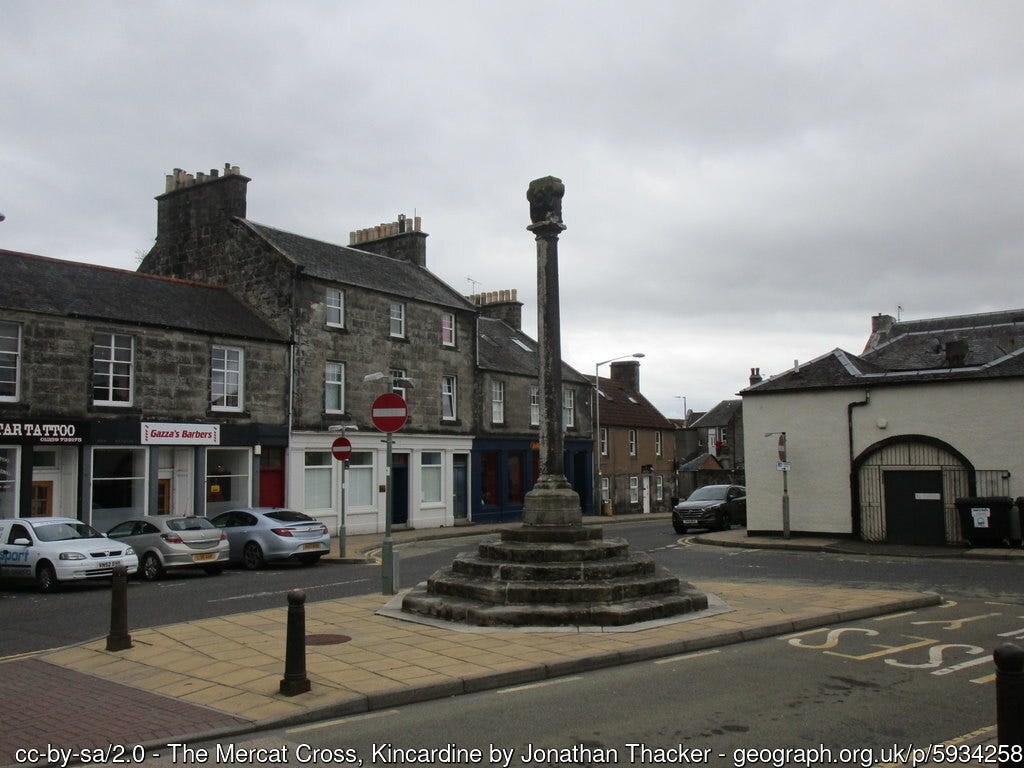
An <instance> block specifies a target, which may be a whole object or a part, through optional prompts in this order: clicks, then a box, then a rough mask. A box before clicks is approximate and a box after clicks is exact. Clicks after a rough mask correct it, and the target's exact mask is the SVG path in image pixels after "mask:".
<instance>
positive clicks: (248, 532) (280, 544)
mask: <svg viewBox="0 0 1024 768" xmlns="http://www.w3.org/2000/svg"><path fill="white" fill-rule="evenodd" d="M211 522H212V523H213V524H214V525H215V526H217V527H218V528H221V529H222V530H223V531H224V532H225V533H226V534H227V536H228V543H229V544H230V545H231V559H232V560H233V561H236V562H240V563H241V564H242V565H243V566H244V567H245V568H249V569H253V568H262V567H263V566H264V565H265V564H266V563H267V562H268V561H270V560H289V559H293V560H298V561H299V562H300V563H303V564H305V565H312V564H313V563H315V562H316V561H317V560H319V559H320V558H321V557H323V556H324V555H326V554H327V553H328V552H329V551H330V550H331V537H330V535H329V534H328V533H327V526H326V525H324V524H323V523H321V522H320V521H319V520H314V519H313V518H312V517H310V516H309V515H305V514H303V513H302V512H296V511H295V510H293V509H283V508H281V507H248V508H246V509H233V510H231V511H229V512H223V513H221V514H219V515H217V516H216V517H215V518H213V519H212V520H211Z"/></svg>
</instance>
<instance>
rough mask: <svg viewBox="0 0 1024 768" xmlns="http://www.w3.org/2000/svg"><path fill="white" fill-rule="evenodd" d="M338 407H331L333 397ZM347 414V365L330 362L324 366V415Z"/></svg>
mask: <svg viewBox="0 0 1024 768" xmlns="http://www.w3.org/2000/svg"><path fill="white" fill-rule="evenodd" d="M332 393H333V394H334V399H335V400H336V402H337V406H336V407H334V408H332V407H331V399H332V398H331V395H332ZM344 412H345V364H344V363H342V362H338V361H336V360H328V361H327V363H326V365H325V366H324V413H344Z"/></svg>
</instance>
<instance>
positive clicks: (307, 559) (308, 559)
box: [299, 552, 323, 565]
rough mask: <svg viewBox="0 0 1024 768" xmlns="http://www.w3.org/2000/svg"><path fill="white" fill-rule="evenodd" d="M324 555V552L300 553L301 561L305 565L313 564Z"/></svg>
mask: <svg viewBox="0 0 1024 768" xmlns="http://www.w3.org/2000/svg"><path fill="white" fill-rule="evenodd" d="M322 556H323V553H322V552H317V553H316V554H315V555H299V562H300V563H302V564H303V565H313V564H314V563H315V562H317V561H318V560H319V559H320V558H321V557H322Z"/></svg>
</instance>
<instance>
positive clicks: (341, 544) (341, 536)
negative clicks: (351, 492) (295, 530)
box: [338, 459, 348, 559]
mask: <svg viewBox="0 0 1024 768" xmlns="http://www.w3.org/2000/svg"><path fill="white" fill-rule="evenodd" d="M346 469H348V459H342V461H341V520H340V522H339V523H338V552H339V554H340V555H341V557H342V559H344V557H345V547H346V544H345V470H346Z"/></svg>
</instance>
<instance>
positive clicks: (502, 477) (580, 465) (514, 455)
mask: <svg viewBox="0 0 1024 768" xmlns="http://www.w3.org/2000/svg"><path fill="white" fill-rule="evenodd" d="M539 474H540V446H539V444H538V442H537V440H536V439H528V438H522V439H490V438H485V439H477V440H474V441H473V454H472V489H473V495H472V504H471V515H472V521H473V522H475V523H516V522H520V521H522V519H523V501H524V499H525V497H526V494H527V493H529V492H530V490H532V488H533V485H534V483H535V482H536V481H537V477H538V475H539ZM565 477H566V479H567V480H568V481H569V485H571V486H572V488H573V490H575V491H576V493H578V494H579V496H580V506H581V507H582V508H583V514H585V515H590V514H594V503H593V490H592V489H593V444H592V443H591V442H590V441H588V440H566V441H565Z"/></svg>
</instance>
